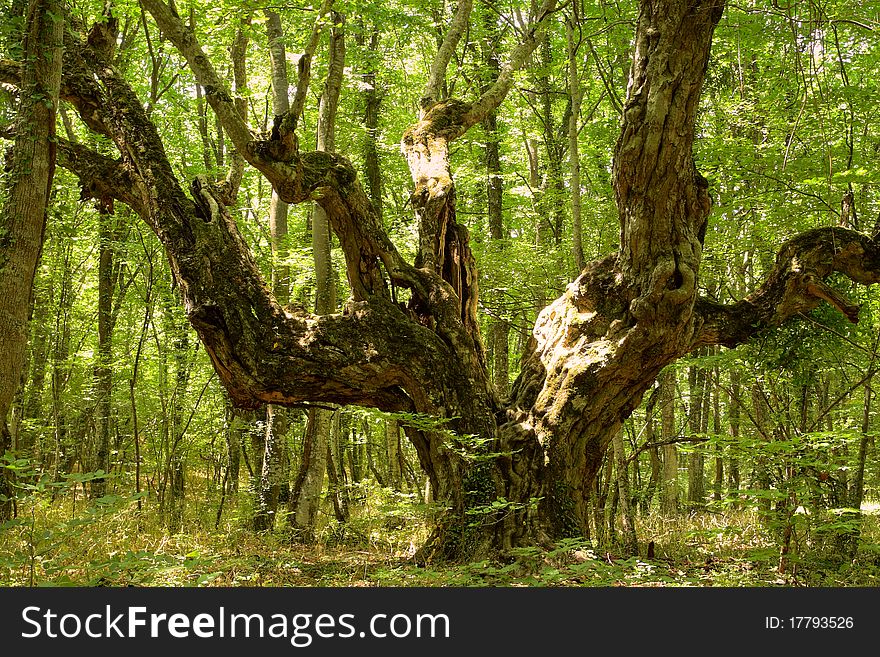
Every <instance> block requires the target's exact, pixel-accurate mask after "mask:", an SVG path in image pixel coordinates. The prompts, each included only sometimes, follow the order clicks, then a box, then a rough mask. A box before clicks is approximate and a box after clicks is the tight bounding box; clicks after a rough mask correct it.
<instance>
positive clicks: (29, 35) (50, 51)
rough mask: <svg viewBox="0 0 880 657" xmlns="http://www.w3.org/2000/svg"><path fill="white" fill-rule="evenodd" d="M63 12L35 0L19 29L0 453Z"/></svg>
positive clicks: (3, 252) (35, 242) (1, 236)
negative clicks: (20, 54) (21, 39)
mask: <svg viewBox="0 0 880 657" xmlns="http://www.w3.org/2000/svg"><path fill="white" fill-rule="evenodd" d="M63 16H64V13H63V11H62V10H61V7H60V6H59V4H58V3H56V2H54V1H53V0H32V2H31V3H30V6H29V7H28V12H27V17H26V20H25V28H24V34H25V37H24V44H23V49H22V50H23V53H24V60H23V62H22V69H21V90H22V93H21V98H20V101H19V109H18V115H17V117H16V123H15V131H16V139H15V146H14V148H13V152H12V157H11V160H10V161H9V162H8V163H7V171H8V176H7V185H8V188H7V194H8V195H7V197H6V199H4V200H5V203H4V205H3V209H2V213H0V456H3V455H6V454H7V453H8V452H9V450H11V448H12V439H11V435H10V433H9V428H8V426H7V416H8V414H9V411H10V409H11V407H12V402H13V399H14V398H15V394H16V392H17V390H18V388H19V385H20V383H21V377H22V370H23V368H24V362H25V353H26V349H27V341H28V333H29V331H28V320H29V315H30V310H31V298H32V292H33V284H34V278H35V276H36V269H37V263H38V261H39V259H40V252H41V251H42V248H43V233H44V230H45V226H46V205H47V204H48V201H49V193H50V190H51V189H52V177H53V173H54V170H55V151H56V149H55V112H56V108H57V106H58V95H59V88H60V84H61V50H62V38H63V37H62V35H63V30H64V18H63ZM9 472H10V471H9V470H7V469H5V468H3V469H2V471H0V522H2V521H4V520H8V519H9V518H10V517H11V514H12V496H13V490H12V483H11V481H10V479H9V474H8V473H9Z"/></svg>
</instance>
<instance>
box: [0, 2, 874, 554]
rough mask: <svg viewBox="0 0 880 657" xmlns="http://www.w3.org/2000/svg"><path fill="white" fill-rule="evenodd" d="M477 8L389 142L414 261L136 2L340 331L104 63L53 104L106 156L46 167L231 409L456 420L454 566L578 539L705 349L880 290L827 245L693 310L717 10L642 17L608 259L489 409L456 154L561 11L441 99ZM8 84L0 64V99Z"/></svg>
mask: <svg viewBox="0 0 880 657" xmlns="http://www.w3.org/2000/svg"><path fill="white" fill-rule="evenodd" d="M471 4H472V3H470V2H465V1H464V0H463V1H462V2H461V3H460V4H459V6H458V9H457V13H456V15H455V17H454V19H453V21H452V22H451V24H450V26H449V28H448V30H447V32H446V36H445V39H444V41H443V43H442V44H441V46H440V48H439V50H438V56H437V59H436V60H435V62H434V66H433V67H432V71H431V76H430V79H429V82H428V84H427V86H426V89H425V92H424V94H423V99H422V102H421V111H420V115H419V117H418V119H417V121H416V122H415V123H414V124H413V125H412V126H410V127H409V128H408V129H407V130H406V131H405V132H404V134H403V135H402V140H401V144H402V150H403V154H404V156H405V157H406V160H407V163H408V165H409V168H410V171H411V173H412V180H413V188H412V193H411V201H412V205H413V208H414V210H415V220H416V221H417V223H418V229H419V244H418V255H417V257H416V258H415V261H414V262H408V261H407V260H406V259H404V258H403V257H402V256H401V254H400V253H399V252H398V250H397V249H396V248H395V246H394V244H393V243H392V242H391V241H390V240H389V238H388V236H387V234H386V232H385V231H384V230H383V228H382V225H381V222H380V221H379V219H378V215H377V213H376V211H375V210H374V208H373V207H372V206H371V204H370V201H369V199H368V196H367V195H366V194H365V192H364V190H363V188H362V186H361V183H360V182H359V180H358V175H357V172H356V171H355V170H354V168H353V166H352V164H351V163H350V162H349V161H348V160H347V159H346V158H345V157H343V156H341V155H337V154H331V153H325V152H300V151H299V149H298V147H297V139H296V137H295V135H294V133H293V130H294V128H295V127H296V123H297V118H298V115H297V111H296V109H291V110H290V111H289V112H288V113H286V114H285V115H283V116H281V117H278V119H277V120H276V122H275V127H274V130H273V131H272V134H271V135H270V136H268V138H266V136H258V135H255V134H254V133H252V132H251V130H249V128H248V126H247V125H246V124H245V122H244V121H243V120H242V118H241V116H240V115H239V114H238V113H237V111H236V108H235V103H234V99H233V98H232V96H231V95H230V93H229V92H228V91H227V90H226V88H225V85H224V84H223V82H222V81H221V79H220V77H219V76H218V75H217V73H216V72H215V70H214V68H213V66H212V64H211V62H210V61H209V59H208V58H207V57H206V55H205V54H204V52H203V51H202V49H201V47H200V45H199V43H198V42H197V40H196V38H195V35H194V33H193V31H192V30H191V29H189V28H188V27H187V26H186V25H185V24H184V22H183V21H181V20H180V18H179V17H178V16H177V14H176V13H175V11H174V10H173V9H172V8H171V7H169V6H168V5H167V4H165V3H164V2H163V1H162V0H141V5H142V6H143V7H144V8H145V9H146V10H147V11H148V12H149V14H151V15H152V17H153V18H154V19H155V21H156V22H157V24H158V25H159V27H160V29H161V30H162V32H163V33H164V34H165V36H166V37H167V38H168V39H170V40H171V41H172V42H173V43H174V45H175V46H176V47H177V49H178V50H179V51H180V52H181V53H182V55H183V56H184V57H185V58H186V60H187V62H188V64H189V67H190V68H191V70H192V72H193V74H194V75H195V77H196V78H197V80H198V82H199V83H200V84H201V85H202V86H203V87H204V89H205V93H206V98H207V100H208V102H209V103H210V104H211V106H212V107H213V109H214V112H215V113H216V114H217V116H218V117H219V119H220V121H221V122H222V124H223V126H224V129H225V131H226V133H227V135H228V136H229V138H230V139H231V140H232V141H233V143H234V144H235V147H236V149H237V150H238V152H239V153H241V154H242V155H243V156H244V158H245V159H246V161H247V162H248V163H249V164H250V165H251V166H253V167H255V168H256V169H258V170H259V171H260V172H261V173H262V174H263V175H264V176H265V178H266V179H267V180H268V181H269V182H270V183H271V185H272V187H273V188H274V190H275V192H276V193H277V195H278V197H279V198H280V199H281V200H283V201H284V202H287V203H303V202H306V201H317V203H319V204H320V206H321V207H322V208H323V210H324V212H325V213H326V214H327V217H328V220H329V222H330V225H331V228H332V230H333V231H334V233H335V234H336V235H337V237H338V239H339V242H340V244H341V247H342V250H343V252H344V254H345V270H346V275H347V278H348V282H349V284H350V288H351V298H350V299H349V300H348V302H347V303H346V304H345V307H344V310H343V311H342V312H341V313H338V314H329V315H323V316H317V315H313V314H310V313H307V312H305V311H303V310H298V309H291V308H284V307H282V306H281V305H279V303H278V302H277V301H276V300H275V298H274V297H273V295H272V294H271V292H270V290H269V288H268V287H267V285H266V283H265V282H264V281H263V279H262V278H261V276H260V274H259V272H258V269H257V267H256V265H255V263H254V260H253V258H252V256H251V254H250V252H249V250H248V248H247V246H246V245H245V243H244V241H243V240H242V238H241V237H240V235H239V233H238V230H237V228H236V225H235V222H234V221H233V220H232V218H231V217H230V215H229V214H228V213H227V211H226V209H225V208H224V205H223V203H222V200H221V199H222V194H220V193H218V190H217V189H216V188H215V187H214V186H213V185H211V184H210V183H209V182H208V181H207V180H206V179H204V178H199V179H197V180H195V181H194V182H193V183H192V186H191V189H190V190H189V194H187V193H186V192H184V190H182V189H181V188H180V186H179V185H178V183H177V181H176V179H175V176H174V175H173V173H172V170H171V166H170V165H169V162H168V159H167V157H166V155H165V151H164V148H163V145H162V142H161V140H160V138H159V135H158V132H157V130H156V128H155V126H154V125H153V124H152V123H151V121H150V119H149V118H148V116H147V115H146V114H145V112H144V111H143V108H142V105H141V103H140V102H139V100H138V98H137V97H136V96H135V94H134V93H133V92H132V90H131V88H130V87H129V85H128V84H127V83H126V82H125V81H124V80H123V79H122V78H121V77H120V76H119V75H118V74H117V73H116V71H114V69H113V67H112V66H111V65H110V63H109V62H108V61H107V60H106V59H103V58H102V55H101V53H99V52H95V51H93V50H91V49H90V47H89V46H88V45H87V44H83V43H71V44H69V45H68V47H67V48H66V54H65V62H64V77H63V83H62V90H61V94H62V97H64V98H65V99H67V100H68V101H69V102H71V103H72V104H73V105H74V106H75V107H76V108H77V110H78V112H79V114H80V116H81V117H82V119H83V121H84V122H85V123H86V124H87V125H88V126H89V127H90V128H91V129H93V130H95V131H96V132H99V133H101V134H104V135H106V136H108V137H109V138H110V139H112V140H113V142H114V143H115V144H116V146H117V148H118V150H119V153H120V157H119V159H118V160H115V161H114V160H110V159H107V158H103V157H99V156H97V155H96V154H94V153H90V152H87V151H86V150H85V149H83V148H82V147H80V146H73V145H70V144H64V143H63V142H62V143H61V147H60V156H59V162H60V163H61V164H62V165H63V166H65V167H68V168H70V169H71V170H73V171H74V172H75V173H76V174H77V175H79V177H80V178H81V180H82V182H83V186H84V189H86V190H89V193H91V194H101V195H106V196H111V197H115V198H118V199H119V200H121V201H123V202H125V203H128V204H129V205H130V206H131V207H132V208H133V209H134V210H135V211H137V212H138V213H139V214H140V215H141V216H142V217H143V219H144V220H145V221H146V222H147V223H148V224H149V225H150V226H151V227H152V228H153V230H154V231H155V232H156V234H157V235H158V236H159V238H160V239H161V241H162V243H163V244H164V245H165V248H166V250H167V253H168V257H169V259H170V262H171V266H172V270H173V272H174V276H175V278H176V279H177V282H178V284H179V286H180V291H181V294H182V297H183V302H184V304H185V307H186V312H187V315H188V317H189V320H190V321H191V323H192V325H193V326H194V327H195V329H196V331H197V332H198V334H199V337H200V339H201V341H202V343H203V344H204V347H205V349H206V350H207V352H208V353H209V355H210V357H211V360H212V362H213V364H214V367H215V369H216V371H217V373H218V375H219V377H220V380H221V381H222V382H223V384H224V385H225V387H226V388H227V390H228V392H229V395H230V397H231V398H232V399H233V401H234V403H236V404H237V405H239V406H242V407H256V406H259V405H262V404H267V403H271V404H278V405H294V404H302V403H308V402H311V403H327V402H330V403H334V404H357V405H363V406H370V407H375V408H379V409H382V410H385V411H402V412H406V413H419V414H426V415H431V416H436V417H439V418H446V419H447V420H448V422H447V423H446V425H445V428H446V429H451V430H452V431H453V432H454V433H455V434H457V435H458V436H459V438H455V437H453V435H452V434H451V433H450V432H449V431H446V430H442V429H441V428H438V429H431V428H429V427H426V426H425V425H421V426H410V427H407V428H406V433H407V435H408V437H409V439H410V440H411V441H412V442H413V444H414V445H415V447H416V449H417V451H418V455H419V458H420V461H421V465H422V467H423V468H424V470H425V471H426V472H427V474H428V476H429V477H430V480H431V484H432V487H433V490H434V492H435V496H436V498H437V499H438V500H439V501H441V502H442V503H443V504H445V505H446V506H447V511H446V513H445V515H444V517H443V519H442V520H441V522H440V523H439V524H438V527H437V530H436V531H435V534H434V535H433V537H432V538H431V539H430V540H429V543H428V544H427V545H426V546H425V549H424V554H425V555H429V554H436V555H442V556H446V557H452V558H460V557H465V556H469V555H473V554H474V553H475V552H477V551H479V550H482V549H486V548H496V549H504V548H508V547H511V546H515V545H522V544H528V543H533V542H538V541H543V540H546V539H553V538H557V537H561V536H564V535H578V534H582V533H584V532H585V530H586V528H587V526H588V519H587V504H586V502H587V495H588V491H589V490H590V488H591V484H592V482H593V480H594V478H595V476H596V473H597V470H598V467H599V464H600V462H601V459H602V456H603V454H604V452H605V450H606V448H607V447H608V445H609V444H610V442H611V440H612V437H613V436H614V434H615V432H617V431H618V430H619V428H620V425H621V423H622V422H623V420H624V419H625V418H627V417H628V416H629V414H630V413H631V412H632V411H633V409H634V408H635V407H636V406H637V405H638V404H639V402H640V400H641V398H642V395H643V394H644V392H645V391H646V390H647V389H648V388H649V387H650V386H651V385H652V384H653V383H654V381H655V379H656V377H657V375H658V374H659V372H660V371H661V369H662V368H663V367H664V366H666V365H667V364H669V363H671V362H672V361H674V360H675V359H677V358H679V357H681V356H683V355H685V354H687V353H689V352H691V351H692V350H694V349H696V348H698V347H701V346H705V345H715V344H721V345H726V346H735V345H737V344H740V343H742V342H744V341H746V340H749V339H750V337H752V336H753V335H754V334H755V333H756V332H758V331H760V330H763V329H766V328H771V327H774V326H777V325H779V324H781V323H782V322H784V321H786V320H787V319H788V318H790V317H791V316H793V315H795V314H797V313H801V312H804V311H807V310H810V309H812V308H814V307H816V306H817V305H818V304H819V303H821V302H822V301H826V302H828V303H830V304H832V305H833V306H835V307H836V308H838V309H839V310H840V311H841V312H843V313H844V314H845V315H846V316H847V317H849V318H850V319H852V320H855V319H856V314H857V309H856V308H855V307H853V306H852V305H851V304H850V303H849V302H847V301H846V300H845V299H843V298H842V297H841V296H840V295H839V294H838V293H836V292H835V291H834V290H832V289H831V288H830V287H829V286H828V285H827V284H826V283H825V278H826V277H827V276H829V275H830V274H831V273H833V272H841V273H843V274H845V275H847V276H849V277H850V278H851V279H853V280H854V281H857V282H860V283H865V284H871V283H875V282H878V280H880V260H878V247H877V244H876V242H875V240H874V238H873V237H872V236H866V235H863V234H860V233H857V232H855V231H852V230H847V229H843V228H826V229H817V230H813V231H811V232H809V233H806V234H802V235H800V236H798V237H796V238H794V239H792V240H791V241H789V242H788V243H786V244H785V245H784V246H783V247H782V249H781V250H780V252H779V256H778V259H777V262H776V265H775V268H774V269H773V270H772V272H771V273H770V275H769V277H768V278H767V280H766V281H765V282H764V283H763V284H762V285H761V286H760V288H759V289H757V290H756V291H754V292H753V293H752V294H751V295H749V296H748V297H746V298H745V299H743V300H742V301H739V302H738V303H734V304H732V305H719V304H717V303H712V302H710V301H708V300H706V299H703V298H701V297H700V295H699V292H698V280H699V273H700V262H701V257H702V250H703V236H704V234H705V230H706V224H707V221H708V218H709V215H710V211H711V200H710V195H709V189H708V183H707V182H706V180H705V179H704V178H703V177H702V176H701V175H700V173H699V172H698V171H697V169H696V167H695V164H694V159H693V154H692V151H693V144H694V138H695V127H694V126H695V117H696V111H697V107H698V104H699V100H700V94H701V89H702V85H703V81H704V77H705V74H706V68H707V64H708V60H709V54H710V47H711V42H712V35H713V32H714V30H715V27H716V25H717V24H718V21H719V20H720V18H721V15H722V12H723V10H724V1H723V0H642V2H641V7H640V13H639V18H638V23H637V26H636V31H635V37H634V42H633V48H632V65H631V71H630V77H629V85H628V88H627V99H626V104H625V107H624V111H623V116H622V122H621V129H620V136H619V139H618V142H617V146H616V150H615V156H614V163H613V184H614V190H615V196H616V198H615V199H614V200H615V201H616V203H617V207H618V211H619V219H620V247H619V251H618V252H617V253H613V254H610V255H608V256H606V257H604V258H601V259H598V260H595V261H593V262H590V263H588V264H587V265H586V267H585V268H584V269H583V271H582V272H581V274H580V276H578V278H577V279H576V280H575V281H573V282H572V283H571V284H570V285H569V286H568V287H567V289H566V291H565V293H564V294H563V295H562V296H561V297H559V298H558V299H556V300H555V301H553V302H552V303H551V304H550V305H549V306H548V307H547V308H545V309H544V310H543V312H541V314H540V316H539V317H538V320H537V322H536V324H535V327H534V330H533V333H532V339H531V342H530V344H529V347H528V353H527V355H526V357H525V359H524V362H523V366H522V371H521V373H520V374H519V376H518V378H517V379H516V381H515V383H514V385H513V386H512V389H511V393H510V397H509V398H508V399H499V398H498V397H497V395H496V393H495V392H494V387H493V385H492V382H491V380H490V377H489V374H488V369H487V366H486V361H485V354H484V349H483V346H482V342H481V338H480V335H479V331H478V323H477V314H476V313H477V299H478V289H477V275H476V263H475V261H474V258H473V256H472V254H471V251H470V248H469V245H468V234H467V231H466V229H465V228H464V227H463V226H462V225H461V224H459V223H458V222H457V220H456V204H455V185H454V181H453V173H452V170H451V168H450V163H449V146H450V144H451V143H452V142H453V141H454V140H455V139H457V138H459V137H461V136H462V135H463V134H465V132H466V131H467V130H468V129H469V128H470V127H472V126H474V125H476V124H478V123H480V122H481V121H483V120H484V119H485V118H486V117H487V116H488V115H489V113H491V112H492V111H494V110H495V109H496V108H497V107H498V106H499V105H500V103H501V101H502V99H503V98H504V96H505V95H506V94H507V92H508V90H509V89H510V88H511V86H512V84H513V76H514V73H515V72H516V70H517V69H518V68H520V67H521V66H522V65H523V62H525V61H526V59H527V57H528V56H529V54H530V52H531V51H532V49H533V48H534V44H535V42H536V35H537V34H538V31H539V30H540V29H541V27H542V24H543V22H544V21H545V20H546V17H547V16H549V15H552V13H553V12H554V11H555V9H556V7H555V2H553V1H550V0H548V1H546V2H544V3H543V5H542V6H541V7H539V8H537V10H536V13H535V15H534V16H532V18H531V22H530V23H529V24H528V25H527V26H526V27H524V28H523V34H522V38H521V40H520V43H519V45H518V46H517V47H516V48H515V49H514V50H513V51H512V52H511V55H510V57H509V59H508V61H507V62H506V63H505V64H504V65H503V66H502V67H501V68H500V70H499V72H498V75H497V78H496V79H495V81H494V82H493V83H492V84H491V85H490V86H488V88H486V89H485V91H484V93H483V95H482V96H481V97H479V98H478V99H476V100H474V101H472V102H464V101H460V100H456V99H452V98H442V97H441V90H442V86H443V85H442V80H443V78H444V76H445V69H446V65H447V63H448V62H449V59H450V57H451V53H452V51H453V50H454V49H455V46H456V43H457V42H458V40H459V39H460V38H461V36H462V33H463V31H464V30H465V29H466V26H467V21H468V16H469V13H470V10H471ZM16 76H17V69H16V68H15V67H14V66H12V65H8V64H4V65H3V77H4V78H6V79H7V80H14V79H15V78H16ZM295 105H296V103H294V106H295ZM610 202H611V199H609V203H610ZM391 286H394V287H397V288H406V289H408V290H409V291H410V300H409V302H408V303H406V304H401V303H397V302H396V301H395V296H394V295H393V294H392V292H391ZM467 436H471V437H475V439H474V438H471V439H468V438H464V437H467ZM475 519H477V521H476V522H475Z"/></svg>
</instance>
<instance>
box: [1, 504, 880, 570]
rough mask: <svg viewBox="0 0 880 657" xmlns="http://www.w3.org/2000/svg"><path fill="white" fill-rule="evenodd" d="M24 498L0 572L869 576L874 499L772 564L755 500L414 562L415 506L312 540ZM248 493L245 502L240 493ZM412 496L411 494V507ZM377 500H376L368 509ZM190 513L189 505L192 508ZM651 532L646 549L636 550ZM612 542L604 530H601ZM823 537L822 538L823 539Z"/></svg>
mask: <svg viewBox="0 0 880 657" xmlns="http://www.w3.org/2000/svg"><path fill="white" fill-rule="evenodd" d="M78 505H79V508H77V504H76V501H75V500H64V501H62V503H58V500H56V503H54V504H53V503H51V502H50V500H49V499H48V498H46V499H44V498H31V499H30V500H29V501H28V502H27V503H24V504H19V508H18V517H17V518H16V520H15V521H13V523H11V524H8V525H7V526H6V527H5V528H2V529H0V585H4V586H66V585H67V586H69V585H79V586H128V585H134V586H725V587H747V586H832V587H842V586H878V585H880V504H872V505H867V506H866V508H865V510H866V512H867V513H866V516H865V521H864V523H863V526H862V534H861V541H860V547H859V551H858V553H857V555H856V558H855V559H854V560H848V559H847V560H844V559H841V558H840V556H839V555H835V553H834V549H833V548H828V547H823V541H822V538H821V533H820V532H817V531H816V530H815V529H814V528H811V527H810V526H809V523H808V522H807V521H808V520H809V519H808V518H805V519H804V520H805V521H804V522H802V523H800V525H798V523H795V531H794V533H793V540H792V544H791V550H790V553H789V556H788V558H787V562H786V564H785V568H784V569H783V572H780V568H779V565H780V556H779V555H780V548H779V546H778V542H777V540H776V539H775V538H774V532H772V531H768V529H766V528H765V526H764V525H763V524H762V523H761V522H760V521H759V519H758V516H757V514H756V513H755V512H754V511H749V510H741V509H739V510H738V509H733V508H727V509H726V510H724V511H723V512H702V513H698V514H683V515H680V516H675V517H661V516H659V515H656V514H649V515H648V516H644V517H641V518H639V522H638V527H637V530H638V535H639V539H640V550H641V552H642V555H643V556H642V557H640V558H636V557H630V558H626V557H625V556H623V555H622V553H621V552H620V551H619V550H618V549H616V548H613V547H610V548H607V549H601V550H599V549H596V548H595V547H594V546H593V545H592V544H591V543H589V542H587V541H584V540H583V539H579V540H568V541H563V542H562V543H560V544H559V545H557V546H556V547H555V548H554V549H552V550H539V549H537V548H523V549H519V550H515V551H514V552H513V553H512V554H510V555H509V556H508V558H507V559H506V560H504V561H497V560H484V561H478V562H473V563H467V564H460V565H456V566H449V565H440V564H428V565H427V566H419V565H416V564H415V563H414V562H413V561H412V559H411V557H412V554H413V553H414V552H415V548H416V546H417V545H419V544H420V542H421V541H423V540H424V538H425V536H426V533H427V524H426V522H425V520H426V518H425V514H424V512H422V513H420V512H419V511H418V510H417V509H416V510H415V511H412V512H411V513H409V515H408V517H396V518H395V517H394V516H393V515H392V516H389V515H388V513H387V512H386V513H384V514H377V513H365V512H363V510H362V511H361V512H359V513H358V514H357V515H356V517H354V518H353V519H352V521H351V522H350V523H348V524H347V525H342V524H338V523H336V522H335V521H333V522H332V523H327V525H326V527H325V528H324V530H323V531H322V534H321V536H320V540H319V542H318V543H317V544H316V545H310V546H305V545H300V544H294V543H291V542H290V541H288V540H286V537H285V535H284V533H283V532H282V531H277V532H274V533H269V534H255V533H253V532H251V531H248V530H247V529H246V528H245V527H244V525H245V523H244V522H243V520H242V518H243V517H246V511H247V510H246V509H245V508H243V509H242V511H241V516H240V517H237V516H236V515H234V514H230V515H228V516H227V517H224V519H223V522H222V523H221V524H220V525H219V526H218V527H216V528H215V526H214V525H215V513H216V509H207V508H205V509H204V510H203V513H202V514H201V515H202V516H203V517H202V518H199V517H197V516H198V515H199V511H198V510H191V511H190V512H188V515H187V522H186V525H185V531H183V532H180V533H177V534H174V535H169V534H168V532H167V530H166V529H165V527H164V525H162V524H160V523H159V522H158V518H159V516H158V514H156V513H155V510H154V509H151V508H150V507H149V505H146V504H144V508H143V510H142V511H138V510H137V507H136V504H135V503H134V502H133V501H132V500H131V498H128V499H125V500H123V499H122V498H113V497H109V498H108V502H107V503H106V504H103V505H101V504H99V505H91V506H86V505H84V504H83V502H82V500H79V503H78ZM244 506H246V505H243V507H244ZM413 508H414V509H415V508H416V507H413ZM373 511H376V509H373ZM192 516H196V517H192ZM650 541H653V543H654V550H653V552H654V557H653V558H651V559H648V558H645V556H644V555H645V554H646V552H647V546H648V543H649V542H650ZM606 542H607V543H608V544H609V545H614V543H613V541H606ZM825 543H828V544H830V545H833V541H831V540H825Z"/></svg>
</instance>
